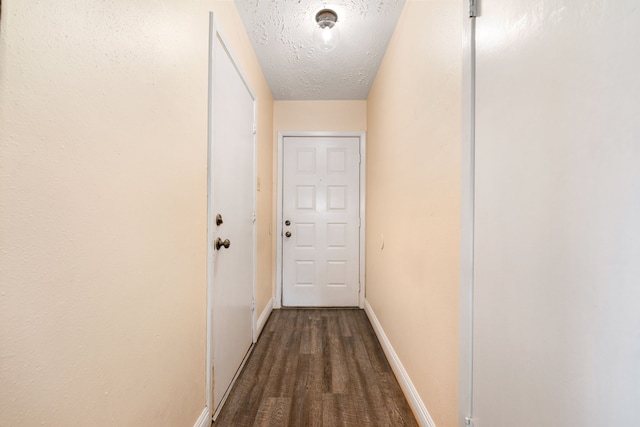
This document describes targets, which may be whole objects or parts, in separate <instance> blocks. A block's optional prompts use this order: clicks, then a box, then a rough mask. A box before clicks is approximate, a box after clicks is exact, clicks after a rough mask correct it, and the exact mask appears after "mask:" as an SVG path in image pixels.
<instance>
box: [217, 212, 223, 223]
mask: <svg viewBox="0 0 640 427" xmlns="http://www.w3.org/2000/svg"><path fill="white" fill-rule="evenodd" d="M222 222H223V221H222V215H220V214H218V215H216V225H222Z"/></svg>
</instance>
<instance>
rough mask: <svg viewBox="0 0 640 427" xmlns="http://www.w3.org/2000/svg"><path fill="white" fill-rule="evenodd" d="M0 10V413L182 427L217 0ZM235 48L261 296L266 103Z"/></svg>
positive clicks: (194, 388)
mask: <svg viewBox="0 0 640 427" xmlns="http://www.w3.org/2000/svg"><path fill="white" fill-rule="evenodd" d="M229 4H231V5H232V3H229ZM2 8H3V13H2V23H1V33H0V152H1V153H2V154H1V155H0V171H1V172H0V173H1V175H2V178H1V179H0V236H1V240H0V252H1V253H2V256H1V257H0V342H1V343H2V344H1V345H0V384H2V387H0V425H3V426H4V425H7V426H9V425H10V426H28V425H29V426H30V425H36V424H37V425H39V424H47V425H51V426H78V425H89V424H90V425H105V426H106V425H109V426H113V425H120V426H151V425H153V426H172V427H173V426H192V425H193V424H194V422H195V421H196V419H197V417H198V416H199V415H200V413H201V411H202V409H203V408H204V406H205V347H206V345H205V344H206V250H207V240H206V220H207V215H206V212H207V184H206V177H207V119H206V117H207V67H208V64H207V47H208V11H209V10H211V9H212V8H215V9H216V11H220V13H221V14H222V11H223V10H226V9H227V8H228V5H222V6H221V5H219V4H217V2H212V1H200V2H195V1H191V2H184V1H179V0H167V1H165V2H163V3H162V7H158V4H157V2H153V1H150V0H139V1H136V2H134V3H131V2H129V1H124V0H109V1H106V2H103V3H100V4H97V3H95V2H86V1H81V0H59V1H55V2H54V1H48V0H47V1H41V2H35V3H34V2H24V1H18V0H5V1H4V2H3V4H2ZM234 19H235V18H234ZM224 26H225V32H226V34H227V36H228V37H229V38H230V39H231V40H232V44H233V45H234V48H235V47H236V46H240V42H238V41H237V40H236V37H237V35H236V34H233V31H235V30H234V28H235V26H236V25H235V24H233V25H231V26H230V28H226V23H225V25H224ZM245 37H246V36H245ZM244 49H245V48H244V47H242V48H240V49H238V50H239V52H237V54H238V57H239V58H240V61H241V62H242V64H243V66H245V71H246V72H247V74H248V75H249V78H250V80H251V81H252V84H253V86H254V90H255V91H256V93H257V94H258V97H259V98H261V99H260V105H261V109H260V116H259V119H260V121H259V127H260V129H261V130H260V135H259V148H258V151H259V175H260V176H261V177H267V178H266V179H263V185H262V188H261V190H262V191H261V194H260V195H259V203H260V205H259V212H258V213H259V215H260V219H259V221H260V222H259V226H258V227H259V233H260V247H261V256H260V269H261V273H260V277H261V282H260V283H262V282H264V281H268V282H269V283H268V284H267V285H266V286H265V285H264V284H263V285H262V286H261V290H260V291H259V297H260V298H261V301H262V302H263V303H262V305H264V304H265V303H264V301H265V300H268V298H269V295H270V292H271V275H272V274H271V268H270V265H269V260H270V257H271V253H270V251H269V248H270V247H271V245H270V242H271V238H270V237H269V236H268V228H269V224H270V222H271V218H270V212H271V197H270V193H271V187H270V177H271V175H272V172H271V143H272V127H271V126H272V116H271V105H272V101H271V95H270V93H268V90H266V89H265V88H266V85H265V84H264V82H263V81H262V82H260V72H259V69H258V68H256V66H255V60H254V59H251V58H250V55H247V54H246V52H244ZM252 61H253V62H252ZM265 183H266V185H265ZM265 245H266V248H267V249H265ZM265 252H266V253H265ZM265 260H266V261H265ZM265 277H267V279H265ZM265 289H266V290H265ZM265 295H266V296H265Z"/></svg>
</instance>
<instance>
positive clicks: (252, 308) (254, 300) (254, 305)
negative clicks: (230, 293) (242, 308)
mask: <svg viewBox="0 0 640 427" xmlns="http://www.w3.org/2000/svg"><path fill="white" fill-rule="evenodd" d="M251 311H256V299H255V298H251Z"/></svg>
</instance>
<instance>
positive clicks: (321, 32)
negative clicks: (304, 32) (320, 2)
mask: <svg viewBox="0 0 640 427" xmlns="http://www.w3.org/2000/svg"><path fill="white" fill-rule="evenodd" d="M316 22H317V23H318V28H317V29H316V31H315V32H314V34H313V39H314V42H315V44H316V46H318V49H320V50H321V51H323V52H329V51H330V50H333V48H335V47H336V43H338V40H340V30H339V29H338V27H337V26H336V23H337V22H338V14H337V13H336V12H334V11H333V10H331V9H322V10H321V11H320V12H318V13H316Z"/></svg>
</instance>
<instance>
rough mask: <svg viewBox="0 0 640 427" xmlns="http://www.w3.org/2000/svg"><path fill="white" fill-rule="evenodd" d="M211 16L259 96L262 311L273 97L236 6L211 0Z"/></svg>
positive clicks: (267, 274)
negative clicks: (212, 13) (212, 15)
mask: <svg viewBox="0 0 640 427" xmlns="http://www.w3.org/2000/svg"><path fill="white" fill-rule="evenodd" d="M213 12H214V17H215V20H216V22H217V23H218V25H219V26H220V27H221V32H222V33H223V34H224V36H225V38H226V39H227V41H228V42H229V44H230V45H231V48H232V50H233V53H234V55H235V57H236V58H237V60H238V62H240V67H241V68H242V71H243V72H244V74H245V75H246V77H247V79H248V80H249V82H250V84H251V88H252V89H253V91H254V92H255V94H256V96H257V97H258V135H257V149H258V152H257V165H258V171H257V172H258V173H257V175H258V184H259V185H258V212H257V216H258V278H257V295H256V300H257V302H256V310H257V316H260V314H261V313H262V312H263V310H264V308H265V307H266V305H267V303H268V302H269V301H270V300H271V299H272V298H273V283H274V281H275V271H274V269H273V265H274V264H273V256H274V245H275V240H274V239H273V237H272V236H273V233H272V228H271V227H272V209H273V205H272V200H273V199H272V194H273V193H274V186H273V185H274V180H273V147H272V144H273V138H272V135H273V113H274V107H273V97H272V96H271V89H269V86H268V85H267V81H266V80H265V78H264V75H263V74H262V68H260V64H259V63H258V59H257V57H256V55H255V53H254V51H253V47H252V46H251V42H250V40H249V37H248V36H247V33H246V31H245V29H244V25H243V24H242V21H241V19H240V15H239V14H238V10H237V8H236V6H235V4H234V3H233V1H231V0H220V1H214V4H213Z"/></svg>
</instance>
